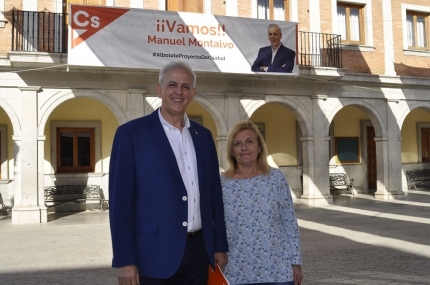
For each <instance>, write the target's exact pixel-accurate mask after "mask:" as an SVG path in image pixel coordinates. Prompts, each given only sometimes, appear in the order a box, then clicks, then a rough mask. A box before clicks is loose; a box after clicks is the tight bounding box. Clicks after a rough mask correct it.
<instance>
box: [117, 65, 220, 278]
mask: <svg viewBox="0 0 430 285" xmlns="http://www.w3.org/2000/svg"><path fill="white" fill-rule="evenodd" d="M195 82H196V75H195V73H194V72H193V71H192V69H191V68H190V67H189V66H188V65H187V64H186V63H184V62H171V63H169V64H167V65H166V66H164V67H163V68H162V69H161V71H160V75H159V84H158V86H157V93H158V96H159V97H160V98H161V100H162V103H161V107H160V108H159V109H157V110H156V111H154V112H153V113H152V114H150V115H148V116H144V117H142V118H139V119H136V120H132V121H130V122H127V123H125V124H123V125H121V126H120V127H119V128H118V129H117V131H116V134H115V138H114V142H113V147H112V154H111V158H110V172H109V200H110V201H109V203H110V205H109V207H110V208H109V216H110V228H111V235H112V247H113V261H112V266H113V267H117V268H118V281H119V284H131V285H134V284H139V283H140V284H145V285H146V284H154V285H155V284H183V285H192V284H195V285H203V284H207V274H208V268H209V264H210V265H211V266H212V267H214V266H215V263H217V264H218V265H219V266H220V267H221V268H222V269H223V268H224V267H225V265H226V264H227V256H226V252H227V251H228V246H227V238H226V232H225V224H224V208H223V201H222V190H221V184H220V176H219V164H218V158H217V152H216V149H215V144H214V141H213V139H212V135H211V133H210V131H209V130H208V129H206V128H204V127H203V126H201V125H199V124H197V123H195V122H192V121H190V120H189V119H188V117H187V115H186V114H185V110H186V108H187V106H188V104H189V103H190V102H191V100H192V99H193V96H194V94H195Z"/></svg>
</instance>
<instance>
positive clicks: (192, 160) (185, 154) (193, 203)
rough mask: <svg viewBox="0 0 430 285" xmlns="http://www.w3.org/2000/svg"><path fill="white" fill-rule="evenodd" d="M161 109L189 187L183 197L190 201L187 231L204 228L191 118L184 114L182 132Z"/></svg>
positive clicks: (165, 125)
mask: <svg viewBox="0 0 430 285" xmlns="http://www.w3.org/2000/svg"><path fill="white" fill-rule="evenodd" d="M160 110H161V109H159V110H158V116H159V118H160V121H161V124H162V125H163V129H164V131H165V132H166V135H167V138H168V139H169V142H170V146H171V147H172V150H173V153H174V154H175V157H176V162H177V163H178V167H179V171H180V172H181V176H182V180H183V181H184V184H185V188H186V189H187V193H188V196H184V197H182V200H183V201H187V202H188V223H187V231H188V232H194V231H197V230H200V229H201V228H202V219H201V215H200V192H199V179H198V173H197V159H196V151H195V149H194V144H193V139H192V138H191V134H190V130H189V127H190V120H189V119H188V116H187V115H186V114H185V115H184V120H185V126H184V127H183V128H182V132H181V131H180V130H179V129H178V128H176V127H174V126H172V125H171V124H169V123H168V122H167V121H166V120H164V118H163V116H162V115H161V111H160Z"/></svg>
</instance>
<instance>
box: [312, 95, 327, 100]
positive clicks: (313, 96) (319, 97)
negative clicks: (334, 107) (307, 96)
mask: <svg viewBox="0 0 430 285" xmlns="http://www.w3.org/2000/svg"><path fill="white" fill-rule="evenodd" d="M312 99H317V100H323V101H327V95H312Z"/></svg>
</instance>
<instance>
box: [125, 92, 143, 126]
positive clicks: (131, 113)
mask: <svg viewBox="0 0 430 285" xmlns="http://www.w3.org/2000/svg"><path fill="white" fill-rule="evenodd" d="M127 92H128V94H127V114H128V120H129V121H131V120H133V119H137V118H140V117H142V116H143V115H144V114H145V110H144V108H145V102H144V96H145V95H144V94H145V93H146V90H145V89H128V90H127Z"/></svg>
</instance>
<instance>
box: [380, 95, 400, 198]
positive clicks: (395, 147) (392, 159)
mask: <svg viewBox="0 0 430 285" xmlns="http://www.w3.org/2000/svg"><path fill="white" fill-rule="evenodd" d="M398 103H399V100H398V99H387V105H388V108H387V138H385V139H382V138H375V141H377V142H378V141H379V143H380V146H379V148H385V149H383V150H382V152H383V153H386V158H385V157H384V158H383V159H384V160H382V161H383V162H384V163H383V165H381V167H379V166H377V167H378V170H377V171H378V174H377V175H378V181H379V180H380V179H379V169H380V168H384V170H383V172H384V174H386V175H384V185H385V187H384V188H382V189H381V191H380V189H379V185H378V188H377V191H376V193H375V199H403V198H404V193H403V190H402V159H401V137H400V129H399V125H398V123H397V119H396V117H395V114H396V113H400V112H399V111H398V110H399V108H398ZM377 139H378V140H377ZM376 147H377V148H376V152H377V155H378V153H379V152H381V151H379V150H378V145H377V146H376ZM377 164H379V157H377Z"/></svg>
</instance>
